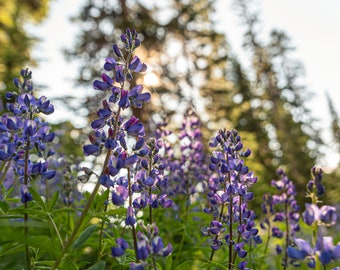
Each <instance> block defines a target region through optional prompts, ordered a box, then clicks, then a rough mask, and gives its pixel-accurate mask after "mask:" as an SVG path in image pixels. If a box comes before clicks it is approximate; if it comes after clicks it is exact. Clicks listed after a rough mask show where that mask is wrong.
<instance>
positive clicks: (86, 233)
mask: <svg viewBox="0 0 340 270" xmlns="http://www.w3.org/2000/svg"><path fill="white" fill-rule="evenodd" d="M97 227H98V226H97V225H96V224H94V225H91V226H89V227H87V228H86V229H85V230H84V231H83V232H82V233H81V234H80V236H79V237H78V238H77V239H76V240H75V241H74V242H73V243H72V245H71V249H75V248H79V247H81V246H82V245H83V244H84V243H85V242H86V240H87V239H89V238H90V236H91V235H92V234H93V233H94V232H95V231H96V230H97Z"/></svg>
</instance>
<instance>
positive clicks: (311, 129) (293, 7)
mask: <svg viewBox="0 0 340 270" xmlns="http://www.w3.org/2000/svg"><path fill="white" fill-rule="evenodd" d="M339 10H340V2H339V1H337V0H328V1H327V2H325V1H317V0H315V1H308V0H299V1H294V0H276V1H271V0H230V1H223V0H216V1H212V0H164V1H157V0H130V1H129V0H12V1H8V0H0V89H1V94H2V97H3V96H4V93H5V92H6V91H10V90H11V89H13V86H12V80H13V78H14V77H17V76H18V74H19V72H20V69H22V68H25V67H28V68H30V69H31V70H32V71H33V81H34V82H35V85H36V88H37V89H38V90H39V94H44V95H46V96H47V97H48V98H50V99H51V101H52V102H53V104H54V105H55V109H56V110H55V111H56V112H55V113H54V114H52V115H51V116H48V117H47V120H48V121H51V122H52V123H53V124H54V125H55V127H56V128H62V130H63V139H62V140H64V142H65V144H66V145H67V146H65V152H66V153H69V154H73V155H81V147H80V145H81V144H82V143H83V142H84V140H85V139H86V136H85V135H86V134H88V132H89V128H88V123H89V121H91V119H92V118H93V117H94V115H93V114H94V113H95V110H96V107H98V105H99V101H100V99H99V98H98V97H97V96H96V91H93V89H92V82H93V80H94V79H97V78H98V77H100V76H101V72H102V71H103V69H102V66H103V64H104V59H105V57H107V56H110V55H112V44H113V43H114V42H117V41H118V39H119V36H120V34H121V33H122V32H124V31H125V29H126V28H127V27H130V28H134V29H136V30H137V31H138V32H139V33H140V37H141V39H142V47H141V48H139V50H138V51H137V53H138V55H139V56H140V58H141V59H142V60H143V61H144V62H145V63H146V64H147V65H148V71H147V72H146V74H144V75H143V76H140V77H136V78H134V80H133V82H132V85H133V84H137V83H143V84H144V85H145V87H146V88H147V90H148V91H150V92H151V94H152V101H151V103H150V104H149V106H147V107H144V108H143V110H142V111H140V112H138V117H139V118H140V119H142V120H143V122H144V123H145V124H146V125H148V127H149V130H150V132H151V131H152V130H153V129H154V127H155V123H157V122H158V121H161V120H162V119H167V121H168V123H169V127H170V128H171V129H173V130H176V129H178V128H179V127H180V125H179V124H178V123H180V121H181V119H182V117H183V114H184V112H185V111H186V110H187V108H188V107H193V108H194V109H195V111H196V112H197V113H198V114H199V116H200V118H201V119H200V120H201V122H202V128H203V134H204V140H205V142H206V145H207V142H208V141H209V138H210V137H212V136H213V135H214V134H215V132H216V131H217V130H218V129H220V128H235V129H237V130H239V132H240V134H241V135H242V137H243V141H244V144H245V145H246V147H249V148H250V149H252V151H253V155H252V158H251V159H250V160H249V163H248V165H249V167H250V168H251V169H252V170H255V172H256V174H257V175H258V177H259V183H260V184H259V185H257V188H258V189H260V190H261V192H262V191H263V192H264V191H266V190H268V189H269V186H270V185H269V183H270V180H271V179H274V178H275V171H276V169H277V168H278V167H279V166H281V167H283V168H284V169H285V170H286V172H287V174H288V176H289V177H290V178H291V179H292V180H293V181H294V182H295V184H296V185H297V187H298V190H301V194H299V196H300V197H299V199H300V201H302V200H303V199H304V195H305V194H304V192H305V185H306V183H307V181H308V180H309V176H310V169H311V167H312V166H313V165H319V166H321V167H322V168H323V169H324V171H325V185H326V187H327V189H328V190H329V192H328V193H327V198H326V199H325V200H329V201H331V202H333V203H334V202H338V203H340V196H339V194H340V188H339V185H338V183H337V182H338V181H339V180H340V166H339V165H340V121H339V117H340V116H339V112H340V94H339V89H338V88H339V87H340V76H339V71H340V50H339V48H340V17H339V16H338V14H337V11H339ZM3 102H4V100H3ZM4 110H5V109H4ZM83 134H85V135H83ZM206 151H207V153H208V151H209V149H208V147H207V148H206ZM259 199H261V198H259Z"/></svg>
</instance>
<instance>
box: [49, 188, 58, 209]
mask: <svg viewBox="0 0 340 270" xmlns="http://www.w3.org/2000/svg"><path fill="white" fill-rule="evenodd" d="M58 198H59V191H56V192H54V193H53V196H52V199H51V200H50V201H49V202H48V211H52V209H53V208H54V206H55V204H56V202H57V201H58Z"/></svg>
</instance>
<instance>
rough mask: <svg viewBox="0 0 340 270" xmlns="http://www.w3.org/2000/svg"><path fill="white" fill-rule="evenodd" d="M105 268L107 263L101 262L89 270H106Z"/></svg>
mask: <svg viewBox="0 0 340 270" xmlns="http://www.w3.org/2000/svg"><path fill="white" fill-rule="evenodd" d="M105 266H106V263H105V261H100V262H97V263H96V264H95V265H92V266H91V267H90V268H88V269H87V270H104V269H105Z"/></svg>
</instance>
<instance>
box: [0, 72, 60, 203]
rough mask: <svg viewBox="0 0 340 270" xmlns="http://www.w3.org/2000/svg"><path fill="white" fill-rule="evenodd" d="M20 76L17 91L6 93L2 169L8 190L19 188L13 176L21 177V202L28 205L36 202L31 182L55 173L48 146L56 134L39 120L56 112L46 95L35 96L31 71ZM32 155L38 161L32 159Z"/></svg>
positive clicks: (0, 147)
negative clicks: (51, 164)
mask: <svg viewBox="0 0 340 270" xmlns="http://www.w3.org/2000/svg"><path fill="white" fill-rule="evenodd" d="M20 75H21V79H19V78H15V79H14V84H15V86H16V88H17V89H16V91H15V92H8V93H6V99H7V101H8V103H7V110H8V113H5V114H3V115H2V117H1V120H0V162H1V166H0V167H1V182H2V181H3V182H4V186H5V187H6V188H7V189H8V188H10V187H12V186H14V187H16V186H18V184H17V183H14V179H15V177H14V175H16V176H18V179H19V181H20V198H21V202H22V203H27V202H28V201H31V200H32V199H33V198H32V195H31V193H30V191H29V186H30V185H31V182H32V181H33V180H34V179H37V178H40V180H41V181H42V182H43V183H44V182H45V181H46V180H50V179H52V178H53V177H54V176H55V174H56V172H55V171H54V170H49V168H48V167H49V166H48V165H49V161H48V160H49V158H50V157H51V156H52V155H53V154H54V151H53V150H51V149H49V148H48V147H47V144H48V143H51V142H53V140H54V138H55V133H54V132H51V129H50V127H49V126H48V124H47V123H45V122H43V121H42V119H41V118H40V117H39V114H40V113H42V114H45V115H48V114H51V113H53V112H54V107H53V105H52V104H51V103H50V101H49V100H48V99H47V98H46V97H45V96H42V97H40V98H38V99H37V98H35V97H34V95H33V83H32V80H31V79H32V72H31V71H29V70H28V69H25V70H21V73H20ZM31 154H35V155H36V156H37V158H34V159H32V156H31Z"/></svg>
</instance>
